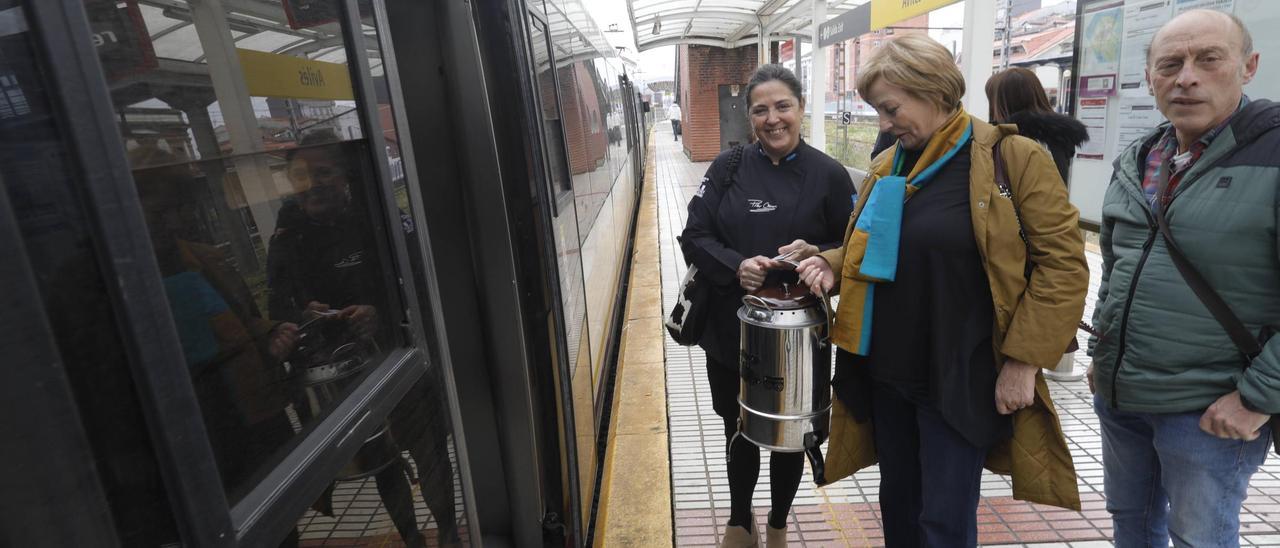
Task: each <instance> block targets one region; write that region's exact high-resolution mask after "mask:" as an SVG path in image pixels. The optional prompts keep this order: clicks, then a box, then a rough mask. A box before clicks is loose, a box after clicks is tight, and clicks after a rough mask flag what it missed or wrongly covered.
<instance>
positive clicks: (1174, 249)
mask: <svg viewBox="0 0 1280 548" xmlns="http://www.w3.org/2000/svg"><path fill="white" fill-rule="evenodd" d="M1163 168H1164V169H1161V170H1160V173H1161V175H1160V179H1161V181H1160V189H1161V190H1160V194H1164V192H1165V191H1166V189H1167V188H1168V178H1169V172H1170V170H1171V168H1172V166H1170V165H1168V164H1167V163H1166V164H1165V165H1164V166H1163ZM1161 201H1162V200H1161V199H1159V198H1157V200H1156V203H1157V206H1156V207H1152V208H1151V210H1152V212H1154V213H1155V217H1156V225H1157V226H1158V227H1159V229H1160V235H1161V236H1163V237H1164V244H1165V247H1166V248H1167V249H1168V250H1169V258H1170V259H1173V266H1175V267H1177V268H1178V273H1179V274H1181V275H1182V279H1183V280H1184V281H1186V282H1187V285H1189V286H1191V291H1192V292H1194V293H1195V294H1196V297H1197V298H1199V299H1200V302H1201V303H1203V304H1204V306H1205V308H1208V309H1209V314H1212V315H1213V319H1215V320H1218V323H1219V324H1221V325H1222V328H1223V329H1225V330H1226V331H1227V336H1229V337H1231V342H1232V343H1235V345H1236V349H1238V350H1239V351H1240V353H1241V354H1242V355H1244V357H1245V358H1247V359H1246V360H1245V368H1248V367H1249V365H1251V364H1252V362H1253V359H1254V358H1256V357H1258V354H1261V353H1262V344H1261V343H1259V342H1258V339H1257V338H1256V337H1254V336H1253V334H1251V333H1249V328H1247V327H1245V325H1244V322H1242V321H1240V317H1239V316H1236V314H1235V312H1232V311H1231V307H1230V306H1228V305H1227V302H1226V301H1224V300H1222V296H1221V295H1218V292H1217V291H1214V290H1213V287H1211V286H1210V285H1209V282H1208V280H1205V279H1204V276H1203V275H1202V274H1200V271H1199V270H1196V267H1195V266H1194V265H1192V264H1191V261H1190V260H1188V259H1187V256H1186V255H1185V254H1183V253H1182V248H1180V247H1178V243H1177V242H1175V241H1173V231H1172V230H1170V229H1169V221H1168V219H1166V218H1165V216H1164V207H1162V206H1160V205H1159V204H1160V203H1161Z"/></svg>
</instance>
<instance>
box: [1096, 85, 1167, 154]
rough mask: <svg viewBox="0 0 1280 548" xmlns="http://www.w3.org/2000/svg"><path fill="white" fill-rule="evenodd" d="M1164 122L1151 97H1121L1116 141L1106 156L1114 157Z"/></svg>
mask: <svg viewBox="0 0 1280 548" xmlns="http://www.w3.org/2000/svg"><path fill="white" fill-rule="evenodd" d="M1163 122H1164V116H1163V115H1162V114H1160V110H1159V109H1157V108H1156V102H1155V100H1153V99H1152V98H1151V97H1148V96H1145V95H1144V96H1142V97H1121V98H1120V105H1119V113H1118V115H1117V116H1116V124H1115V125H1116V136H1117V138H1116V143H1115V148H1114V149H1112V151H1111V154H1109V155H1108V156H1107V157H1108V158H1115V157H1118V156H1119V155H1120V153H1121V152H1123V151H1124V149H1125V148H1127V147H1128V146H1129V144H1130V143H1133V142H1134V141H1137V140H1138V139H1141V138H1142V137H1143V136H1145V135H1146V134H1147V133H1149V132H1150V131H1151V130H1152V129H1154V128H1155V127H1156V126H1158V125H1160V124H1161V123H1163Z"/></svg>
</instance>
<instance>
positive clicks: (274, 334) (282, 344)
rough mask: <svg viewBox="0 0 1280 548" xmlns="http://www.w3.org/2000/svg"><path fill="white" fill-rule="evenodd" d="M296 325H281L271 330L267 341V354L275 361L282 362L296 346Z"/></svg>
mask: <svg viewBox="0 0 1280 548" xmlns="http://www.w3.org/2000/svg"><path fill="white" fill-rule="evenodd" d="M298 335H299V333H298V324H296V323H288V322H286V323H282V324H280V325H277V326H276V327H275V329H272V330H271V335H270V338H268V339H267V353H269V354H271V357H273V358H275V359H277V360H283V359H285V358H286V357H288V356H289V353H290V352H293V348H294V347H295V346H297V345H298Z"/></svg>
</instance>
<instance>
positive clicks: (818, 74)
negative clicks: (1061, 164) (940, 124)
mask: <svg viewBox="0 0 1280 548" xmlns="http://www.w3.org/2000/svg"><path fill="white" fill-rule="evenodd" d="M971 1H973V0H971ZM986 1H987V2H991V1H992V0H986ZM992 17H995V15H994V14H993V15H992ZM826 20H827V0H813V29H812V30H811V31H810V33H809V34H810V35H811V36H813V37H814V38H813V45H814V47H813V59H812V61H811V62H810V63H809V67H810V68H809V72H811V73H813V77H812V78H811V80H810V81H811V82H812V83H811V85H810V86H809V104H807V105H805V108H806V109H808V111H809V117H810V118H809V145H810V146H812V147H813V148H816V149H818V150H821V151H824V152H825V151H826V150H827V124H826V115H825V113H824V111H826V107H827V53H826V52H825V51H823V50H822V48H820V47H818V36H820V35H819V34H818V26H819V25H821V24H822V23H823V22H824V21H826ZM991 25H992V29H991V32H992V37H993V38H992V40H994V39H995V38H994V36H995V28H994V26H995V22H992V23H991ZM797 55H799V52H797ZM987 70H988V71H990V70H991V67H987ZM985 81H986V80H983V82H985ZM984 112H985V110H984Z"/></svg>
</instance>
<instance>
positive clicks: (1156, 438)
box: [1093, 396, 1271, 548]
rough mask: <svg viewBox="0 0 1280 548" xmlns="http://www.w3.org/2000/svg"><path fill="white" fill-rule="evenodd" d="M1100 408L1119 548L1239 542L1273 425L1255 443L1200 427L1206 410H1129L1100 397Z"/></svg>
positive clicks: (1095, 400) (1105, 468)
mask: <svg viewBox="0 0 1280 548" xmlns="http://www.w3.org/2000/svg"><path fill="white" fill-rule="evenodd" d="M1093 408H1094V411H1095V412H1096V413H1097V414H1098V422H1099V423H1100V424H1101V426H1102V463H1103V479H1104V482H1105V486H1106V494H1107V512H1109V513H1111V520H1112V523H1113V524H1114V525H1115V543H1116V546H1117V547H1119V548H1129V547H1136V546H1159V547H1161V548H1163V547H1165V546H1168V545H1169V540H1171V539H1172V540H1173V544H1174V545H1175V546H1179V547H1181V546H1215V547H1216V546H1239V545H1240V538H1239V536H1240V505H1241V504H1242V503H1243V502H1244V499H1245V495H1246V490H1247V489H1248V487H1249V478H1250V477H1251V476H1253V473H1254V472H1257V471H1258V467H1259V466H1262V463H1263V462H1264V461H1265V460H1266V458H1267V450H1268V448H1269V446H1270V443H1271V433H1270V432H1271V431H1270V428H1269V427H1266V426H1264V427H1263V429H1262V435H1260V436H1258V438H1257V439H1255V440H1253V441H1247V442H1246V441H1240V440H1225V439H1221V438H1218V437H1215V436H1213V435H1211V434H1208V433H1206V432H1204V431H1202V430H1200V416H1201V415H1202V414H1203V413H1202V412H1193V413H1167V414H1166V413H1129V412H1125V411H1118V410H1115V409H1110V408H1108V406H1107V403H1106V402H1104V401H1102V398H1100V397H1098V396H1094V398H1093Z"/></svg>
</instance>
